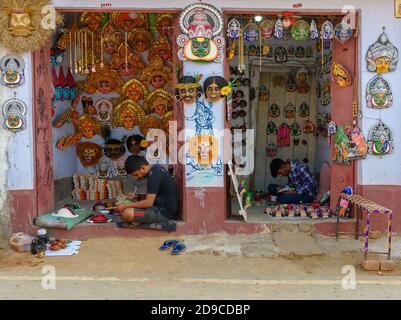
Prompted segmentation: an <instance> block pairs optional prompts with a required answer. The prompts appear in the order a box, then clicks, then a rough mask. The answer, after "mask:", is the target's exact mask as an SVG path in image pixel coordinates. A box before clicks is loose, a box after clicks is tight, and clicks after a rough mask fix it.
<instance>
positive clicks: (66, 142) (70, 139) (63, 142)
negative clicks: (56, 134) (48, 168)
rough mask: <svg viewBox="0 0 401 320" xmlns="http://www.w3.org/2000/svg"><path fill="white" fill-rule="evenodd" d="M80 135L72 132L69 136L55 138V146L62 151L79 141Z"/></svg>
mask: <svg viewBox="0 0 401 320" xmlns="http://www.w3.org/2000/svg"><path fill="white" fill-rule="evenodd" d="M81 138H82V136H81V135H80V134H79V133H78V134H72V135H69V136H65V135H64V136H62V137H61V138H60V139H58V140H57V142H56V148H57V149H58V150H60V151H63V150H65V149H67V148H68V147H71V146H75V145H77V144H78V143H79V141H80V140H81Z"/></svg>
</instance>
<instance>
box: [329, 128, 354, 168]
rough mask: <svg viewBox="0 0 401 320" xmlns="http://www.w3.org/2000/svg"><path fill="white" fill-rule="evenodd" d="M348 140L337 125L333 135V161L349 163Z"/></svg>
mask: <svg viewBox="0 0 401 320" xmlns="http://www.w3.org/2000/svg"><path fill="white" fill-rule="evenodd" d="M349 148H350V141H349V138H348V136H347V135H346V134H345V132H344V129H343V128H342V127H338V128H337V130H336V134H335V136H334V153H333V161H334V162H335V163H338V164H349V163H350V162H349V159H348V156H349Z"/></svg>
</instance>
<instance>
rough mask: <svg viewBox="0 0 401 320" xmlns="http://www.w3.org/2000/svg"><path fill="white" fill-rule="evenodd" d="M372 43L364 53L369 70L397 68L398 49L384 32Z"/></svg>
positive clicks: (378, 70)
mask: <svg viewBox="0 0 401 320" xmlns="http://www.w3.org/2000/svg"><path fill="white" fill-rule="evenodd" d="M384 30H385V28H384V27H383V33H382V34H381V35H380V37H379V39H378V40H377V41H376V42H375V43H374V44H372V45H371V46H370V47H369V49H368V53H367V55H366V60H367V67H368V71H370V72H377V73H386V72H390V71H394V70H395V69H396V68H397V62H398V49H397V48H396V47H395V46H394V45H393V44H392V43H391V42H390V41H389V40H388V37H387V35H386V34H385V32H384Z"/></svg>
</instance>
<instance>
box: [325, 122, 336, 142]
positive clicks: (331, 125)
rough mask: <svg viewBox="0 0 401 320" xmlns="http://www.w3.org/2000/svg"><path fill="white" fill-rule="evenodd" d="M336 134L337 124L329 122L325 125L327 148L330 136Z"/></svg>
mask: <svg viewBox="0 0 401 320" xmlns="http://www.w3.org/2000/svg"><path fill="white" fill-rule="evenodd" d="M336 132H337V124H336V123H335V122H334V121H330V122H329V123H328V124H327V138H328V141H329V146H331V136H332V135H335V134H336Z"/></svg>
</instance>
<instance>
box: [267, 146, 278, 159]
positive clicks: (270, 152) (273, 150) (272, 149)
mask: <svg viewBox="0 0 401 320" xmlns="http://www.w3.org/2000/svg"><path fill="white" fill-rule="evenodd" d="M266 155H267V156H268V157H270V158H273V157H276V156H277V145H276V144H275V143H268V144H267V146H266Z"/></svg>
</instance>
